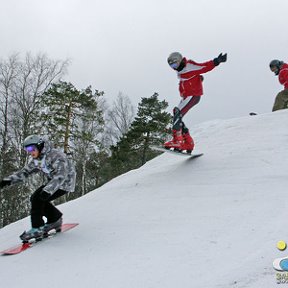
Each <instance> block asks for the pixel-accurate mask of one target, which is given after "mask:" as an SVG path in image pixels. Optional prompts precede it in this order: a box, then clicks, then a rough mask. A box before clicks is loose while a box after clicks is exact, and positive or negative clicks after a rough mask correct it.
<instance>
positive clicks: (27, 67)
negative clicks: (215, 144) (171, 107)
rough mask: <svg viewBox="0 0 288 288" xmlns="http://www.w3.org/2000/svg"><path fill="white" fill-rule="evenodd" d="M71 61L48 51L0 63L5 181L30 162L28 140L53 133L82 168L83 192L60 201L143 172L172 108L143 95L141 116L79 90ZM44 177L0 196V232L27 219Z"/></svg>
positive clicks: (120, 102)
mask: <svg viewBox="0 0 288 288" xmlns="http://www.w3.org/2000/svg"><path fill="white" fill-rule="evenodd" d="M68 66H69V61H67V60H64V61H63V60H53V59H50V58H49V57H48V56H47V55H45V54H38V55H36V56H34V55H32V54H30V53H27V54H26V55H25V57H24V59H23V58H21V57H20V56H19V55H18V54H13V55H11V56H10V57H9V58H8V59H2V60H0V179H3V178H4V177H5V176H7V175H10V174H11V173H13V172H15V171H16V170H19V169H21V168H22V167H23V166H24V165H25V164H26V163H27V161H28V155H27V153H26V152H25V151H24V149H23V146H22V143H23V140H24V139H25V138H26V137H27V136H28V135H31V134H39V135H48V137H49V139H50V140H51V141H52V142H53V144H54V146H55V148H59V149H62V151H64V152H65V153H66V154H67V156H68V157H71V158H72V159H73V161H74V163H75V166H76V171H77V181H76V191H75V193H70V194H69V195H68V196H66V197H63V198H61V199H60V200H59V201H58V203H63V202H65V201H69V200H71V199H75V198H77V197H80V196H83V195H84V194H86V193H88V192H89V191H91V190H93V189H95V188H97V187H99V186H101V185H103V184H104V183H106V182H107V181H109V180H111V179H112V178H114V177H116V176H118V175H120V174H122V173H125V172H127V171H129V170H131V169H136V168H138V167H140V166H142V165H143V164H145V163H146V162H147V161H149V160H150V159H152V158H154V157H155V156H156V155H157V153H156V152H155V151H153V150H151V149H150V145H151V144H155V145H157V144H160V143H162V142H163V141H164V140H165V139H167V135H168V133H169V129H170V121H171V114H170V113H168V112H166V109H167V107H168V103H167V102H166V101H160V100H159V95H158V93H153V95H151V96H149V97H147V98H142V99H141V102H140V103H139V104H138V108H137V112H136V113H135V108H134V107H133V105H132V103H131V101H130V99H129V97H128V96H126V95H124V94H123V93H119V94H118V96H117V98H116V100H115V101H114V102H113V104H112V107H109V105H108V104H107V102H106V101H105V93H104V91H99V90H97V89H93V88H92V86H88V87H86V88H84V89H77V88H76V87H75V86H74V85H73V84H72V83H70V82H66V81H63V80H62V79H63V77H64V76H65V75H66V74H67V71H68ZM43 181H45V179H43V178H42V177H41V176H39V175H35V176H33V177H31V178H29V179H28V180H27V182H25V183H24V185H14V186H10V187H8V188H7V189H5V190H3V191H0V227H3V226H5V225H7V224H9V223H11V222H14V221H16V220H18V219H21V218H23V217H25V216H27V215H28V214H29V212H30V201H29V196H30V195H31V193H32V191H34V190H35V189H36V188H37V187H38V186H39V185H41V183H45V182H43Z"/></svg>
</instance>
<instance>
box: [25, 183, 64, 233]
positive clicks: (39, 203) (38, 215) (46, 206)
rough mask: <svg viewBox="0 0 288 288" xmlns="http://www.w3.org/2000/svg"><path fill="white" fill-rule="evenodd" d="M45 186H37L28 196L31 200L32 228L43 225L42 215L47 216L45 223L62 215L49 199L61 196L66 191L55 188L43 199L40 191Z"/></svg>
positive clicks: (51, 221) (53, 220)
mask: <svg viewBox="0 0 288 288" xmlns="http://www.w3.org/2000/svg"><path fill="white" fill-rule="evenodd" d="M44 187H45V186H41V187H39V188H38V189H37V190H36V191H35V192H34V193H33V194H32V195H31V198H30V201H31V224H32V227H33V228H39V227H41V226H43V225H44V224H45V223H44V220H43V216H45V217H46V218H47V223H53V222H56V221H57V220H58V219H59V218H61V217H62V213H61V212H60V211H59V210H58V209H57V208H56V207H55V206H54V205H53V204H52V203H50V201H52V200H55V199H56V198H58V197H61V196H63V195H64V194H66V193H67V192H66V191H64V190H60V189H59V190H57V191H56V192H55V193H54V194H53V195H51V197H50V198H49V199H47V200H45V201H43V200H42V199H41V198H40V193H41V192H42V189H43V188H44Z"/></svg>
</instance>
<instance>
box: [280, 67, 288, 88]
mask: <svg viewBox="0 0 288 288" xmlns="http://www.w3.org/2000/svg"><path fill="white" fill-rule="evenodd" d="M278 79H279V82H280V83H281V84H282V85H284V89H288V64H286V63H284V64H283V65H282V67H281V69H280V72H279V75H278Z"/></svg>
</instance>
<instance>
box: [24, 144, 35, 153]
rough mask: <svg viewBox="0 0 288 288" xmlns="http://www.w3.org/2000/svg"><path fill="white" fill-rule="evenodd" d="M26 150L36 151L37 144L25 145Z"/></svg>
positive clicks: (29, 151)
mask: <svg viewBox="0 0 288 288" xmlns="http://www.w3.org/2000/svg"><path fill="white" fill-rule="evenodd" d="M24 149H25V151H26V152H28V153H31V152H34V151H36V150H37V147H36V145H29V146H25V147H24Z"/></svg>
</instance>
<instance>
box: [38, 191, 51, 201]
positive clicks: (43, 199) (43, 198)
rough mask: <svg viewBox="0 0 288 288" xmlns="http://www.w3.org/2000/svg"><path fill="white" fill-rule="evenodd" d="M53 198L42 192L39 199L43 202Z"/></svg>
mask: <svg viewBox="0 0 288 288" xmlns="http://www.w3.org/2000/svg"><path fill="white" fill-rule="evenodd" d="M50 197H51V194H49V193H47V192H45V191H44V190H42V191H41V192H40V194H39V198H40V199H41V200H42V201H48V200H49V198H50Z"/></svg>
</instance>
